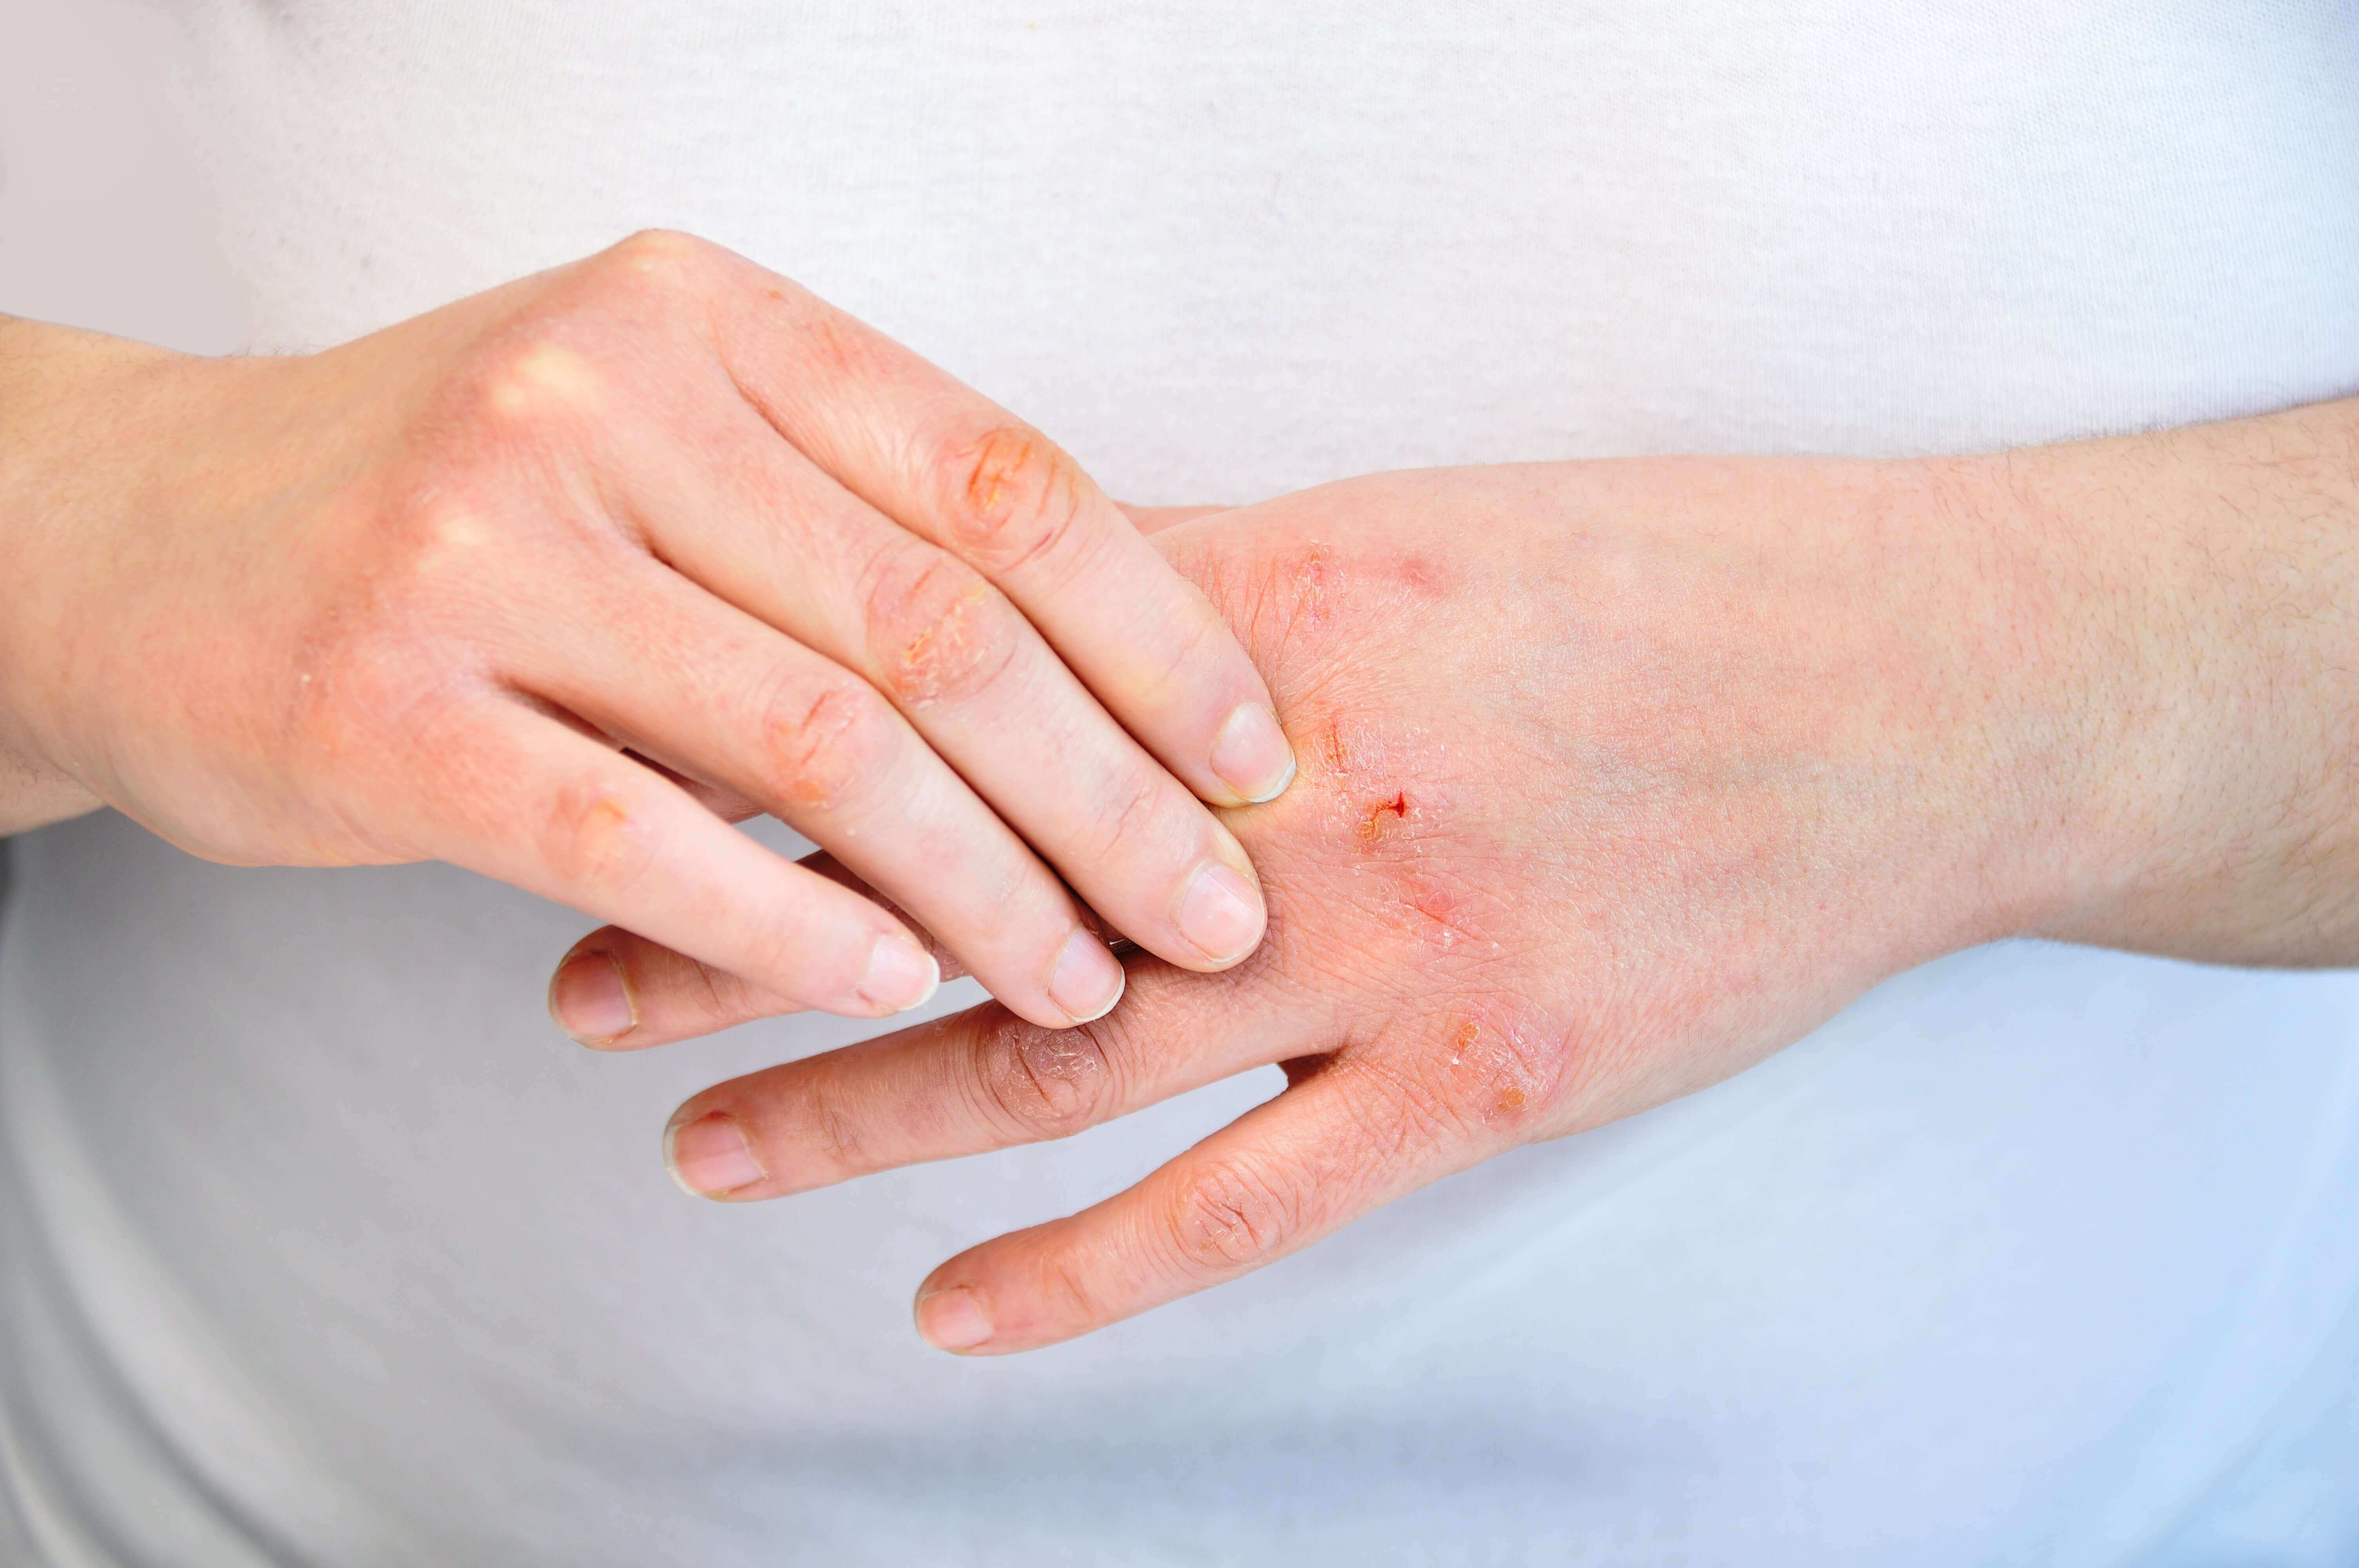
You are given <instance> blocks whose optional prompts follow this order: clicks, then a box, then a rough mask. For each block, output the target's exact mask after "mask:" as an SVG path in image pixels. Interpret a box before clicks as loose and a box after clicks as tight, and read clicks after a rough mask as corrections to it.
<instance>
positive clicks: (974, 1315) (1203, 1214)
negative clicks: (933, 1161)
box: [916, 1057, 1473, 1355]
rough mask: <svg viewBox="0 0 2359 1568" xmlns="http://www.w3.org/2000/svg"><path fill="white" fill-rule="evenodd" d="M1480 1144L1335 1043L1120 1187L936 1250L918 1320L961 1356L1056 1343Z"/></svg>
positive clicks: (1380, 1195)
mask: <svg viewBox="0 0 2359 1568" xmlns="http://www.w3.org/2000/svg"><path fill="white" fill-rule="evenodd" d="M1472 1159H1473V1152H1472V1147H1471V1145H1470V1144H1469V1143H1468V1142H1467V1141H1466V1140H1465V1139H1464V1138H1462V1136H1461V1134H1460V1133H1459V1132H1458V1130H1456V1129H1455V1128H1454V1127H1453V1126H1452V1125H1451V1124H1450V1123H1449V1122H1447V1121H1445V1120H1441V1119H1437V1118H1435V1117H1433V1116H1431V1115H1429V1114H1427V1113H1426V1112H1425V1111H1423V1110H1422V1109H1421V1108H1420V1107H1419V1100H1418V1098H1417V1097H1414V1096H1410V1095H1405V1094H1403V1093H1401V1092H1399V1089H1398V1087H1397V1086H1396V1085H1395V1084H1393V1083H1391V1082H1390V1081H1389V1080H1387V1079H1386V1078H1385V1077H1384V1076H1381V1075H1378V1074H1375V1073H1373V1072H1370V1071H1367V1070H1364V1068H1363V1066H1362V1065H1360V1064H1358V1063H1356V1062H1355V1061H1354V1060H1353V1059H1352V1058H1348V1057H1346V1058H1340V1059H1338V1060H1336V1061H1334V1062H1332V1063H1331V1064H1330V1065H1326V1066H1324V1067H1322V1068H1320V1069H1319V1070H1316V1071H1313V1072H1311V1073H1310V1075H1309V1076H1306V1077H1304V1078H1302V1079H1300V1080H1299V1081H1298V1082H1297V1083H1296V1084H1295V1085H1294V1086H1293V1087H1289V1088H1288V1089H1287V1090H1286V1091H1285V1092H1284V1093H1282V1094H1280V1095H1279V1096H1278V1097H1277V1098H1275V1099H1273V1100H1269V1101H1267V1102H1266V1103H1265V1104H1263V1105H1260V1106H1257V1107H1256V1108H1254V1109H1253V1110H1250V1111H1248V1112H1246V1113H1245V1115H1244V1116H1242V1117H1240V1118H1238V1119H1236V1120H1235V1121H1234V1122H1231V1123H1230V1124H1229V1125H1228V1126H1227V1127H1224V1128H1223V1129H1222V1130H1220V1131H1218V1132H1215V1133H1213V1134H1212V1136H1211V1137H1210V1138H1207V1139H1205V1140H1204V1141H1202V1142H1201V1143H1199V1144H1197V1145H1196V1146H1195V1147H1194V1148H1192V1149H1190V1150H1189V1151H1188V1152H1186V1153H1184V1154H1182V1155H1180V1157H1179V1158H1177V1159H1175V1160H1173V1161H1171V1162H1169V1163H1168V1164H1165V1165H1164V1166H1162V1167H1161V1168H1160V1169H1158V1171H1156V1172H1155V1173H1153V1174H1152V1175H1150V1176H1148V1177H1147V1179H1146V1180H1145V1181H1143V1182H1141V1183H1139V1184H1137V1185H1136V1186H1134V1187H1132V1188H1130V1189H1129V1190H1128V1191H1126V1192H1123V1193H1120V1194H1117V1195H1115V1196H1114V1197H1111V1198H1108V1199H1107V1200H1105V1201H1104V1202H1103V1203H1101V1204H1097V1205H1094V1206H1092V1207H1089V1208H1086V1209H1083V1210H1082V1212H1081V1213H1079V1214H1076V1215H1072V1216H1071V1217H1067V1218H1064V1219H1059V1220H1052V1221H1050V1222H1049V1224H1046V1225H1038V1226H1034V1227H1030V1228H1029V1229H1026V1230H1019V1231H1016V1232H1013V1233H1012V1234H1010V1235H1006V1236H1002V1237H999V1238H996V1239H995V1240H992V1241H986V1242H984V1244H983V1245H982V1246H980V1247H976V1248H973V1249H970V1250H968V1251H965V1252H962V1253H961V1254H959V1255H958V1256H957V1257H955V1258H953V1259H951V1260H950V1261H949V1262H947V1263H944V1264H943V1265H942V1266H941V1267H940V1268H939V1269H937V1270H935V1271H934V1272H933V1273H932V1275H931V1276H929V1278H928V1279H927V1281H926V1282H925V1283H924V1284H923V1285H921V1286H920V1287H919V1291H918V1299H917V1305H916V1314H917V1320H918V1328H919V1333H921V1334H923V1335H924V1336H926V1338H927V1339H928V1341H929V1342H930V1343H931V1344H933V1345H934V1346H936V1347H937V1348H939V1349H942V1350H954V1351H959V1352H962V1353H964V1354H968V1355H1002V1354H1005V1353H1006V1352H1009V1351H1015V1350H1031V1349H1035V1348H1038V1346H1043V1345H1053V1344H1055V1343H1057V1342H1058V1341H1059V1340H1063V1339H1071V1338H1072V1337H1073V1336H1076V1335H1081V1334H1087V1333H1089V1332H1090V1331H1091V1330H1093V1329H1096V1328H1103V1327H1104V1326H1105V1325H1107V1324H1110V1323H1114V1322H1116V1321H1118V1320H1120V1319H1122V1318H1125V1317H1130V1316H1132V1315H1134V1314H1138V1313H1142V1312H1145V1311H1147V1309H1148V1308H1149V1307H1155V1306H1160V1305H1162V1304H1163V1303H1166V1302H1169V1301H1175V1300H1177V1299H1178V1298H1180V1296H1184V1295H1188V1294H1190V1293H1192V1292H1197V1291H1201V1290H1203V1289H1205V1288H1206V1287H1208V1286H1211V1285H1217V1284H1220V1283H1222V1282H1223V1281H1227V1280H1233V1279H1234V1278H1236V1277H1237V1276H1238V1275H1240V1274H1243V1273H1246V1272H1248V1271H1252V1270H1255V1269H1258V1268H1260V1267H1261V1266H1262V1265H1264V1264H1265V1263H1269V1262H1273V1261H1275V1260H1277V1259H1279V1258H1283V1257H1284V1256H1286V1255H1287V1254H1288V1253H1289V1252H1292V1251H1295V1250H1297V1249H1299V1248H1302V1247H1305V1246H1308V1245H1309V1244H1310V1243H1311V1242H1313V1241H1316V1240H1318V1239H1319V1238H1321V1237H1322V1236H1326V1235H1328V1234H1330V1233H1331V1232H1332V1231H1335V1230H1337V1229H1340V1228H1341V1227H1343V1226H1345V1225H1347V1224H1349V1223H1350V1222H1351V1221H1353V1220H1354V1219H1357V1218H1358V1217H1360V1216H1362V1215H1364V1214H1366V1213H1367V1212H1368V1211H1369V1210H1371V1209H1374V1208H1376V1207H1379V1206H1382V1205H1384V1204H1386V1203H1389V1202H1391V1201H1392V1200H1393V1199H1395V1198H1397V1197H1399V1196H1401V1195H1403V1194H1406V1193H1408V1192H1410V1191H1412V1190H1414V1189H1415V1188H1418V1187H1420V1186H1423V1185H1424V1184H1427V1183H1428V1182H1430V1181H1433V1180H1435V1179H1436V1178H1438V1177H1440V1176H1442V1175H1445V1174H1447V1173H1449V1172H1451V1171H1452V1170H1456V1169H1459V1168H1462V1166H1464V1165H1465V1164H1467V1163H1470V1162H1472Z"/></svg>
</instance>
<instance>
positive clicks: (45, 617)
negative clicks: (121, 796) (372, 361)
mask: <svg viewBox="0 0 2359 1568" xmlns="http://www.w3.org/2000/svg"><path fill="white" fill-rule="evenodd" d="M196 363H200V362H198V361H194V360H191V359H190V358H188V357H187V356H184V355H180V354H175V353H171V352H169V351H165V350H161V349H156V348H151V347H149V346H147V345H145V344H139V343H132V342H127V341H123V340H120V339H115V338H109V337H106V336H104V335H103V334H99V333H94V332H85V331H81V330H74V329H71V328H64V327H55V326H50V325H48V324H46V323H42V322H36V321H25V320H17V319H5V318H0V580H4V581H5V582H7V583H8V584H9V585H10V589H9V592H8V594H7V595H6V596H5V600H0V834H7V833H15V832H21V831H24V830H26V829H27V828H31V827H39V826H41V825H43V824H45V823H49V822H55V821H60V820H62V819H64V818H66V817H70V816H79V815H81V814H82V813H83V812H86V811H89V810H92V809H94V808H95V807H96V806H99V805H101V804H103V803H102V801H101V799H100V797H99V796H98V795H96V794H95V793H93V792H92V790H91V789H90V788H88V787H86V786H85V785H84V784H83V783H82V782H81V778H80V777H79V776H78V773H77V770H76V769H75V768H74V767H73V766H72V764H71V762H70V760H69V759H70V758H71V754H72V748H71V744H70V741H69V737H68V734H67V730H68V729H69V724H68V720H69V719H70V718H71V715H72V714H73V713H74V712H76V711H77V710H80V709H85V708H88V707H89V706H90V704H89V703H87V702H86V701H81V700H78V699H77V698H76V697H75V696H74V693H73V678H72V677H73V675H74V672H75V671H77V670H88V669H90V668H92V667H93V666H94V665H96V664H98V663H99V662H100V661H97V660H95V659H93V658H92V651H93V649H94V648H95V647H96V646H97V645H98V643H99V642H100V640H101V639H102V637H103V633H104V628H105V624H106V622H107V620H108V618H109V617H108V614H107V610H106V607H105V606H104V605H103V604H100V605H98V606H96V607H95V610H94V611H93V609H92V607H91V606H88V605H84V604H83V603H82V601H83V600H85V599H86V598H87V597H88V596H87V595H86V594H84V593H82V592H81V591H80V590H79V587H78V585H79V584H81V583H82V581H83V579H86V578H87V577H88V576H89V575H90V574H89V572H88V570H87V569H86V568H88V566H89V564H90V563H91V562H92V561H93V560H96V559H100V558H103V557H104V556H105V555H106V553H107V551H108V548H109V546H108V544H107V540H108V538H109V536H110V534H111V532H112V530H111V529H110V527H109V524H110V522H111V521H113V520H114V519H117V518H119V517H120V516H122V515H123V514H125V513H126V512H127V511H128V510H130V509H131V508H133V507H135V506H136V505H137V504H138V502H137V499H136V498H137V497H138V496H140V495H141V494H142V493H143V492H150V493H152V492H153V486H152V483H151V481H150V478H149V474H150V470H152V469H153V467H154V460H155V458H156V456H157V449H158V444H159V443H160V442H161V441H162V440H163V439H164V438H165V435H166V432H165V431H164V429H163V428H162V425H163V424H164V421H162V420H160V419H159V418H158V417H157V416H156V410H157V403H156V399H155V398H154V396H152V395H150V389H151V388H152V387H153V386H154V385H155V384H156V383H157V381H158V377H159V375H169V374H171V373H173V372H174V371H175V370H176V368H177V367H179V366H182V365H190V364H196Z"/></svg>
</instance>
